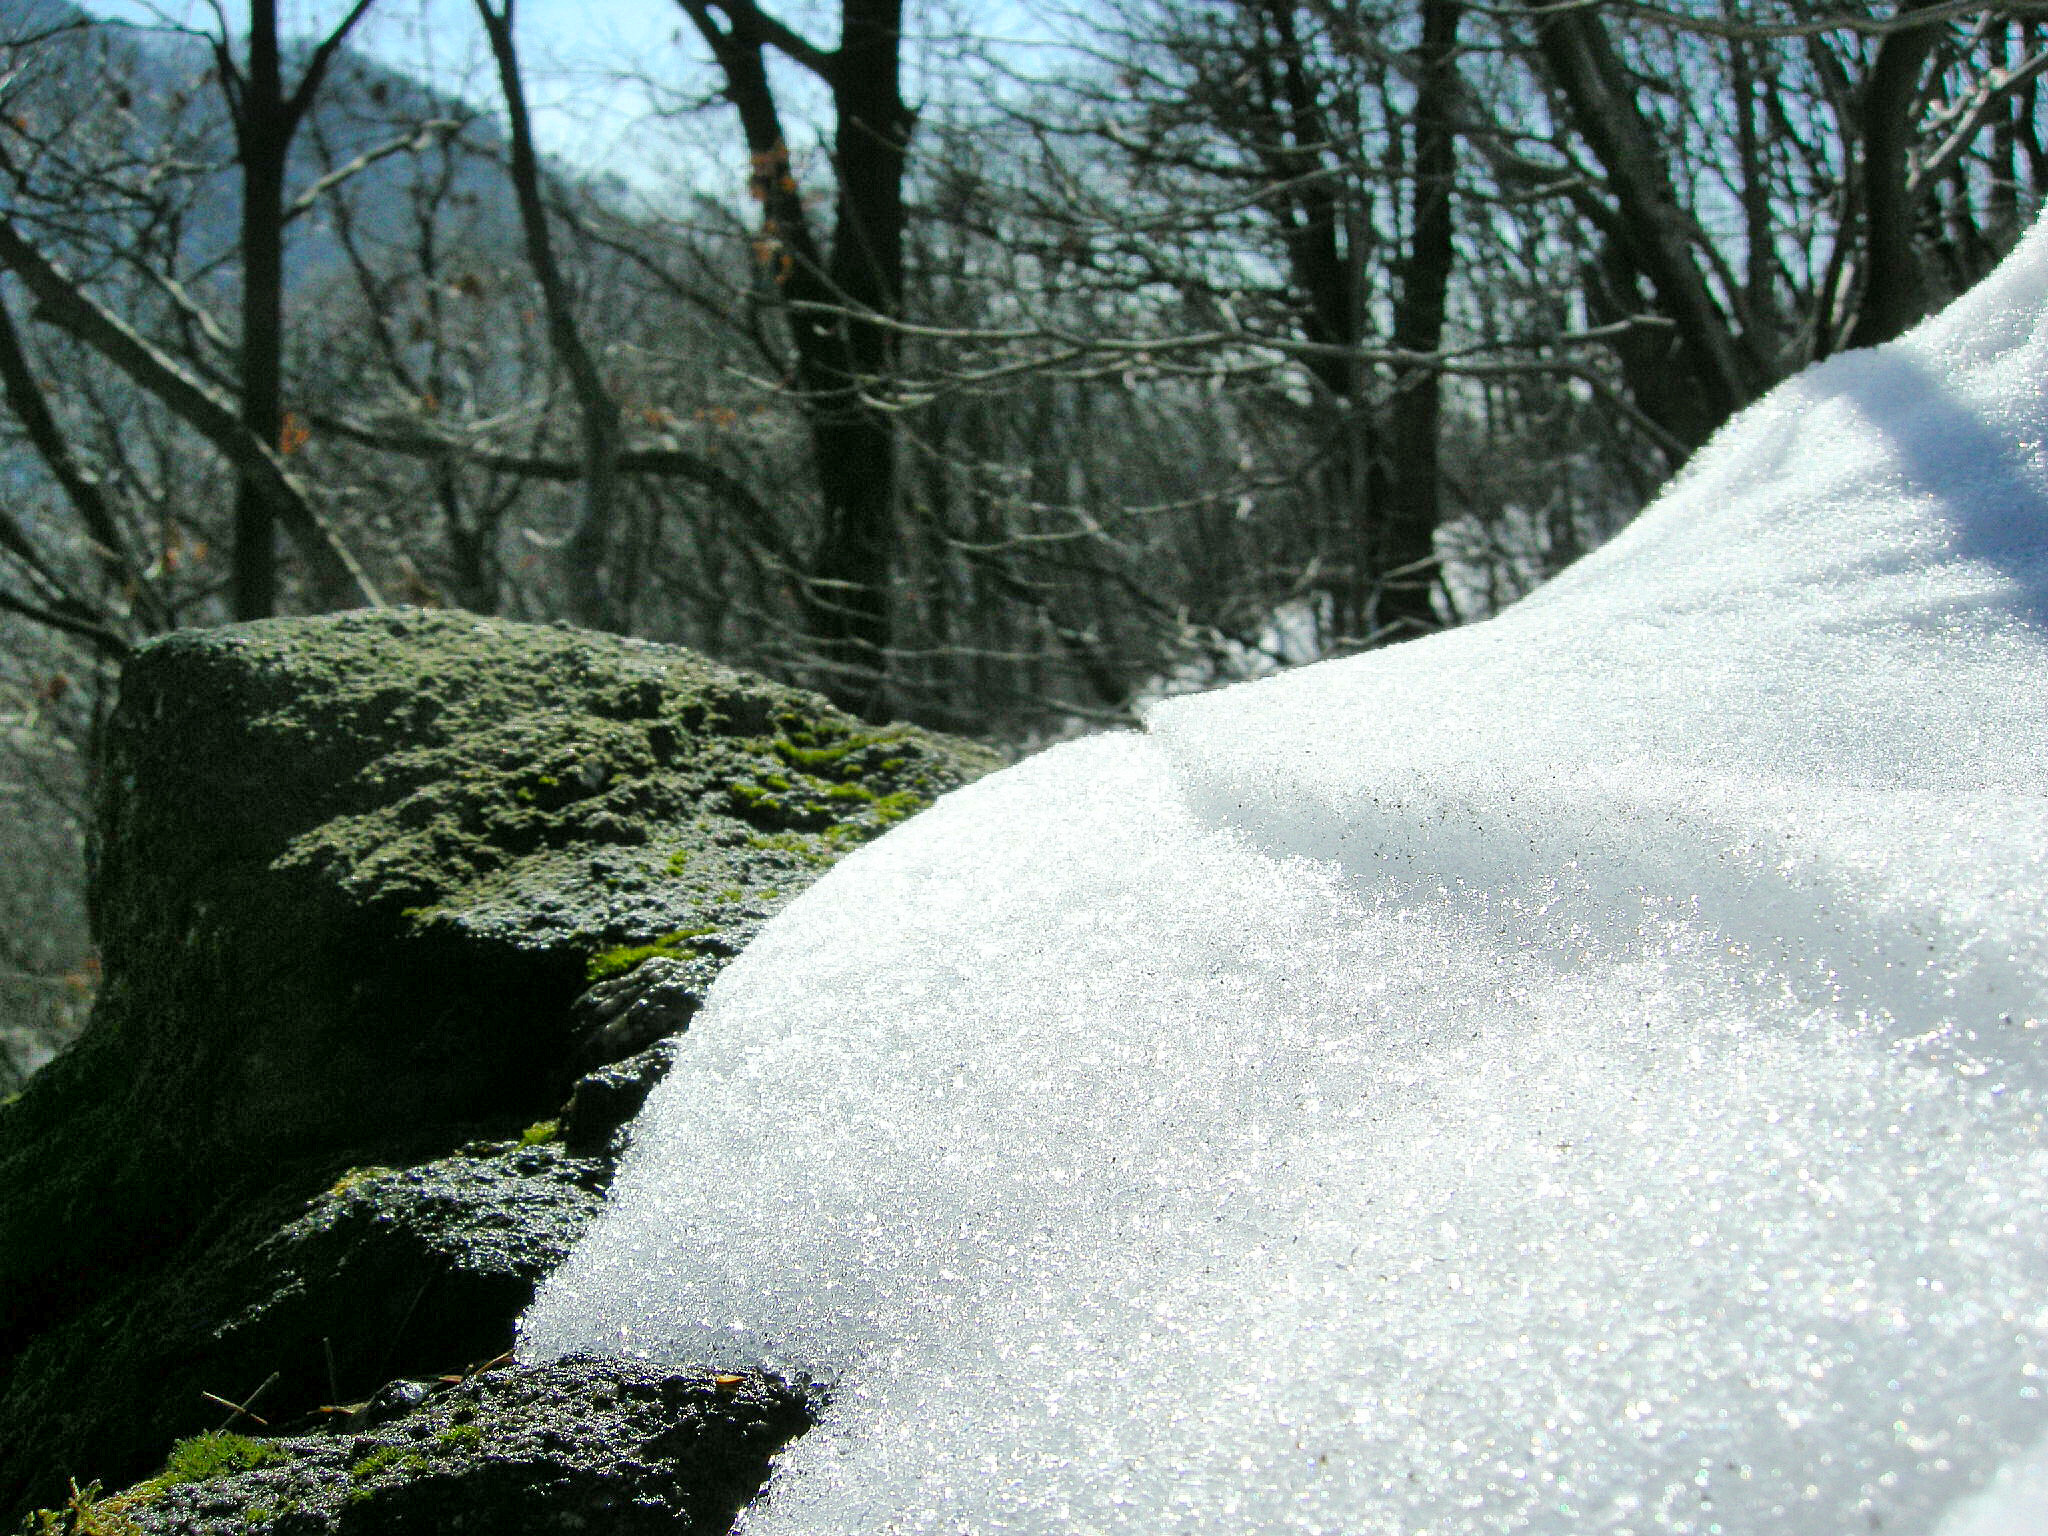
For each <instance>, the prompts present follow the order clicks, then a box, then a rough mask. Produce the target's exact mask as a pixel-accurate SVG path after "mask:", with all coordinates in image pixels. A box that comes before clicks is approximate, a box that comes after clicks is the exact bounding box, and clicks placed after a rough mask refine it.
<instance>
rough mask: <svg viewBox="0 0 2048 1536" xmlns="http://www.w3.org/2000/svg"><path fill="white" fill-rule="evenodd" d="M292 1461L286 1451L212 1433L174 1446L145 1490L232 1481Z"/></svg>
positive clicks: (245, 1436)
mask: <svg viewBox="0 0 2048 1536" xmlns="http://www.w3.org/2000/svg"><path fill="white" fill-rule="evenodd" d="M289 1460H291V1458H290V1457H289V1456H287V1455H286V1454H285V1453H284V1452H283V1451H280V1450H279V1449H278V1448H277V1447H276V1446H274V1445H268V1444H266V1443H265V1442H263V1441H261V1440H254V1439H251V1438H250V1437H249V1436H247V1435H234V1434H228V1433H225V1432H217V1431H209V1432H207V1433H206V1434H202V1435H194V1436H192V1437H191V1438H190V1439H188V1440H180V1441H179V1442H178V1443H177V1444H176V1445H174V1446H172V1447H171V1454H170V1457H169V1458H168V1459H167V1460H166V1461H165V1462H164V1469H163V1471H162V1472H160V1473H158V1474H157V1475H156V1476H155V1477H154V1478H152V1479H150V1482H149V1483H146V1484H144V1485H143V1486H144V1487H150V1486H152V1485H154V1486H155V1487H157V1488H171V1487H175V1486H176V1485H177V1484H179V1483H198V1482H204V1481H205V1480H206V1479H207V1478H210V1477H232V1476H233V1475H234V1474H235V1473H237V1472H247V1471H249V1470H250V1469H251V1468H252V1467H269V1466H275V1465H276V1464H277V1463H279V1462H281V1461H289Z"/></svg>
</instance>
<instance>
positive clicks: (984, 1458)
mask: <svg viewBox="0 0 2048 1536" xmlns="http://www.w3.org/2000/svg"><path fill="white" fill-rule="evenodd" d="M2044 390H2048V229H2042V230H2036V231H2035V232H2034V233H2033V234H2032V235H2030V236H2029V237H2028V238H2027V240H2026V241H2025V242H2024V244H2023V245H2022V246H2021V248H2020V249H2019V250H2018V251H2017V252H2016V253H2015V254H2014V255H2013V256H2012V257H2011V258H2010V259H2009V260H2008V261H2007V262H2006V263H2005V265H2004V266H2002V267H2001V268H2000V269H1999V270H1998V271H1997V272H1996V273H1995V274H1994V275H1993V276H1992V277H1991V278H1990V279H1989V280H1987V281H1986V282H1985V283H1984V284H1983V285H1981V286H1980V287H1979V288H1978V289H1976V290H1975V291H1973V292H1971V293H1970V294H1968V295H1966V296H1965V297H1964V298H1963V299H1961V300H1960V301H1958V302H1957V303H1956V304H1955V305H1953V306H1952V307H1951V308H1950V309H1949V310H1948V311H1946V312H1945V313H1944V314H1942V315H1941V316H1938V317H1937V318H1936V319H1934V320H1932V321H1930V322H1928V323H1927V324H1925V325H1923V326H1922V327H1921V328H1919V329H1918V330H1917V331H1915V332H1914V333H1913V334H1911V335H1910V336H1908V337H1906V338H1905V339H1903V340H1902V341H1900V342H1898V343H1895V344H1893V345H1892V346H1889V347H1887V348H1884V349H1881V350H1879V351H1876V352H1868V353H1860V354H1850V355H1845V356H1843V357H1840V358H1837V359H1835V360H1833V361H1831V362H1829V363H1827V364H1825V365H1823V366H1821V367H1818V368H1815V369H1812V370H1809V371H1808V372H1807V373H1805V374H1803V375H1801V376H1800V377H1798V378H1797V379H1794V380H1792V381H1791V382H1790V383H1788V384H1787V385H1785V386H1784V387H1782V388H1780V389H1779V390H1777V391H1776V392H1775V393H1773V394H1772V395H1771V396H1770V397H1769V398H1768V399H1766V400H1765V401H1763V402H1762V403H1761V404H1759V405H1758V406H1757V407H1755V408H1754V409H1752V410H1751V411H1749V412H1748V413H1746V414H1745V415H1744V416H1742V417H1741V418H1740V419H1738V420H1737V421H1736V422H1735V423H1733V424H1731V425H1730V427H1729V428H1728V429H1726V430H1725V431H1724V432H1723V433H1722V434H1721V436H1720V437H1719V438H1718V439H1717V440H1716V441H1715V442H1714V443H1713V444H1711V445H1709V447H1708V448H1707V449H1706V450H1705V451H1704V452H1703V453H1702V454H1701V455H1700V456H1699V458H1698V460H1697V461H1696V463H1695V464H1694V465H1693V466H1692V467H1691V468H1690V469H1689V470H1688V471H1687V473H1686V474H1685V475H1684V476H1683V477H1682V478H1681V479H1680V481H1679V482H1678V483H1677V484H1676V485H1674V487H1673V488H1672V489H1671V490H1670V491H1669V492H1668V493H1667V494H1666V495H1665V496H1664V497H1663V498H1662V499H1661V500H1660V501H1659V503H1658V504H1657V505H1656V506H1655V507H1654V508H1653V509H1651V510H1650V511H1649V512H1647V513H1646V514H1645V515H1644V516H1643V517H1642V519H1641V520H1640V521H1639V522H1637V523H1636V524H1635V525H1634V526H1633V527H1632V528H1631V529H1630V530H1629V531H1628V532H1626V533H1625V534H1623V535H1622V536H1621V537H1620V538H1618V539H1616V540H1615V541H1614V542H1613V543H1612V544H1610V545H1608V546H1607V547H1606V548H1605V549H1603V550H1601V551H1600V552H1599V553H1597V554H1595V555H1593V556H1591V557H1589V558H1588V559H1586V560H1585V561H1583V562H1582V563H1581V564H1580V565H1578V566H1577V567H1575V568H1574V569H1573V570H1571V571H1570V572H1568V573H1566V575H1565V576H1564V577H1562V578H1560V579H1559V580H1557V581H1556V582H1554V583H1552V584H1551V585H1550V586H1549V587H1547V588H1546V589H1544V590H1542V591H1540V592H1538V593H1537V594H1535V595H1534V596H1533V597H1531V598H1529V599H1528V600H1526V601H1524V602H1522V603H1521V604H1518V605H1517V606H1515V607H1513V608H1511V609H1510V610H1508V611H1507V612H1506V613H1505V614H1503V615H1502V616H1501V617H1499V618H1497V619H1495V620H1492V621H1490V622H1488V623H1486V624H1483V625H1477V626H1474V627H1471V628H1468V629H1464V630H1459V631H1455V632H1452V633H1448V634H1445V635H1442V636H1439V637H1436V638H1433V639H1429V640H1424V641H1419V642H1416V643H1413V644H1409V645H1405V646H1401V647H1397V648H1395V649H1392V650H1388V651H1384V652H1379V653H1375V654H1372V655H1367V656H1363V657H1358V658H1355V659H1351V660H1345V661H1337V662H1329V663H1325V664H1322V665H1319V666H1314V667H1308V668H1303V669H1301V670H1299V671H1295V672H1290V673H1287V674H1284V675H1281V676H1279V677H1276V678H1271V679H1267V680H1263V681H1260V682H1256V683H1251V684H1247V685H1244V686H1242V687H1239V688H1233V689H1228V690H1225V691H1223V692H1220V693H1214V694H1208V695H1204V696H1200V697H1194V698H1177V699H1172V700H1168V701H1166V702H1164V703H1162V704H1161V705H1159V706H1158V707H1157V708H1156V709H1155V710H1154V711H1153V712H1152V714H1151V715H1150V717H1149V719H1148V722H1147V723H1148V729H1147V731H1146V732H1145V733H1143V734H1139V735H1122V736H1111V737H1097V738H1094V739H1092V740H1088V741H1084V742H1079V743H1075V744H1072V745H1068V746H1064V747H1059V748H1056V749H1054V750H1052V751H1049V752H1046V753H1045V754H1043V755H1041V756H1039V757H1037V758H1034V759H1032V760H1030V761H1027V762H1025V763H1022V764H1020V765H1019V766H1017V767H1016V768H1013V769H1011V770H1009V771H1007V772H1005V773H1002V774H998V775H996V776H995V777H993V778H990V779H987V780H984V781H982V782H981V783H979V784H976V785H974V786H971V787H970V788H968V789H965V790H962V791H960V792H958V793H956V794H954V795H952V796H949V797H948V798H947V799H946V800H944V801H942V802H941V803H940V804H939V805H938V806H937V807H935V808H934V809H933V810H932V811H931V812H929V813H928V814H926V815H924V816H921V817H919V818H917V819H916V820H914V821H913V822H911V823H909V824H908V825H906V826H905V827H903V828H902V829H900V830H899V831H898V832H896V833H893V834H892V835H891V836H889V837H888V838H886V839H884V840H882V841H881V842H879V843H877V844H875V845H873V846H872V847H870V848H868V849H866V850H863V851H862V852H860V853H858V854H856V855H854V856H853V857H852V858H850V859H848V860H846V861H845V862H844V863H843V864H842V865H840V866H839V867H838V868H837V869H836V870H834V871H833V873H832V874H831V875H830V876H828V877H827V878H826V879H825V880H824V881H822V882H821V883H820V884H819V885H817V886H816V887H814V888H813V889H812V890H811V891H810V892H809V893H807V894H806V895H805V896H804V897H802V898H801V899H800V900H798V901H797V902H796V903H794V904H793V905H792V906H791V907H790V908H789V910H788V911H787V912H786V913H785V914H784V916H783V917H781V918H780V919H778V920H777V921H776V922H775V923H773V924H771V925H770V926H769V927H768V929H767V930H766V932H764V934H763V935H762V937H761V938H760V939H759V941H758V942H757V943H756V944H755V945H754V946H753V947H752V948H750V949H749V950H748V951H747V953H746V954H744V955H743V956H741V958H740V959H739V960H738V961H736V962H735V963H734V964H733V965H732V966H731V967H730V968H729V969H728V970H727V972H726V973H725V975H724V977H723V978H722V980H721V981H720V983H719V985H718V987H717V988H716V989H715V991H714V993H713V996H712V999H711V1002H710V1004H709V1005H708V1007H707V1008H706V1010H705V1012H704V1013H703V1014H702V1015H701V1016H700V1017H699V1020H698V1022H697V1023H696V1025H695V1026H694V1027H693V1029H692V1030H691V1032H690V1034H689V1035H688V1036H687V1037H686V1046H685V1050H684V1053H683V1056H682V1058H681V1062H680V1065H679V1067H678V1069H677V1071H676V1072H675V1074H674V1075H673V1076H672V1077H671V1078H670V1079H669V1080H668V1081H667V1082H665V1083H664V1084H663V1085H662V1086H661V1088H660V1089H658V1090H657V1092H656V1093H655V1095H654V1096H653V1098H652V1099H651V1100H650V1101H649V1104H648V1106H647V1109H646V1110H645V1112H644V1113H643V1115H642V1117H641V1119H640V1120H639V1122H638V1123H637V1126H636V1130H635V1141H634V1145H633V1148H632V1151H631V1153H630V1154H629V1157H628V1160H627V1163H626V1165H625V1167H624V1169H623V1170H622V1172H621V1175H620V1179H619V1182H618V1185H617V1188H616V1191H615V1193H614V1196H613V1198H612V1201H611V1204H610V1206H609V1208H608V1210H607V1212H606V1214H605V1216H604V1217H603V1218H602V1220H601V1221H600V1222H599V1224H598V1225H597V1227H596V1228H595V1229H594V1230H593V1232H592V1233H591V1235H590V1236H589V1237H588V1238H587V1239H586V1240H585V1241H584V1243H583V1244H582V1245H581V1246H580V1247H579V1248H578V1249H577V1251H576V1252H575V1253H574V1254H573V1255H572V1256H571V1258H570V1259H569V1261H568V1262H567V1263H566V1264H565V1265H564V1266H563V1267H562V1268H561V1270H559V1271H558V1272H557V1273H556V1274H555V1276H554V1277H553V1278H552V1279H551V1280H550V1281H549V1282H548V1283H547V1284H546V1286H545V1287H544V1288H543V1291H542V1293H541V1295H540V1296H539V1298H538V1299H537V1301H536V1303H535V1305H534V1308H533V1309H532V1311H531V1312H530V1313H529V1314H528V1316H527V1318H526V1319H525V1321H524V1323H523V1325H522V1334H521V1345H520V1348H521V1351H522V1354H523V1355H524V1356H525V1357H527V1358H544V1357H550V1356H554V1355H558V1354H562V1353H568V1352H578V1351H598V1352H602V1351H627V1352H631V1353H635V1354H642V1355H648V1356H652V1357H654V1358H657V1359H663V1360H671V1361H676V1362H692V1363H703V1364H714V1365H750V1364H767V1365H769V1366H770V1367H772V1368H774V1369H777V1370H780V1371H782V1372H784V1373H786V1374H788V1375H790V1376H792V1377H796V1378H801V1379H810V1380H815V1381H818V1382H821V1383H824V1384H826V1385H827V1386H828V1387H829V1390H830V1393H831V1406H830V1408H829V1410H828V1412H827V1415H826V1418H825V1420H824V1422H823V1423H822V1424H821V1425H820V1426H819V1427H818V1428H817V1429H815V1430H813V1431H812V1432H811V1433H810V1434H808V1435H806V1436H805V1437H803V1438H802V1439H801V1440H800V1441H798V1442H797V1443H796V1444H795V1445H794V1446H793V1447H792V1448H791V1450H790V1451H789V1452H788V1453H787V1455H786V1457H785V1458H784V1460H783V1462H782V1464H781V1465H780V1466H779V1468H778V1470H777V1472H776V1474H775V1476H774V1478H773V1479H772V1480H771V1483H770V1491H769V1496H768V1497H767V1498H766V1499H765V1501H763V1502H762V1503H760V1504H759V1505H757V1507H756V1508H755V1509H754V1510H752V1511H751V1512H750V1513H749V1514H748V1516H747V1517H745V1528H746V1529H747V1530H748V1531H750V1532H758V1533H762V1536H766V1533H771V1532H772V1533H778V1536H779V1533H798V1532H819V1533H827V1532H829V1533H834V1536H846V1533H853V1532H866V1531H883V1530H887V1531H926V1530H931V1531H971V1532H1013V1531H1014V1532H1048V1533H1049V1532H1082V1531H1088V1532H1096V1531H1104V1532H1107V1531H1131V1532H1145V1533H1163V1532H1190V1533H1192V1532H1217V1533H1222V1532H1230V1533H1233V1536H1236V1533H1241V1532H1344V1533H1347V1536H1397V1533H1398V1536H1413V1533H1422V1532H1426V1533H1429V1536H1458V1533H1475V1536H1476V1533H1506V1532H1517V1533H1524V1532H1526V1533H1543V1536H1581V1533H1592V1532H1601V1533H1614V1536H1640V1533H1649V1532H1674V1533H1693V1536H1713V1533H1720V1536H1845V1533H1851V1532H1855V1533H1862V1532H1883V1533H1885V1536H2019V1533H2022V1532H2025V1533H2038V1532H2040V1531H2042V1530H2048V1402H2044V1401H2043V1398H2042V1395H2041V1392H2042V1386H2043V1376H2044V1372H2048V1220H2044V1218H2043V1215H2042V1213H2043V1211H2044V1210H2048V1123H2044V1105H2048V1061H2044V1020H2048V936H2044V932H2043V929H2044V924H2043V922H2042V911H2043V905H2044V903H2043V892H2044V890H2048V799H2044V791H2048V632H2044V617H2048V394H2044Z"/></svg>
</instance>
